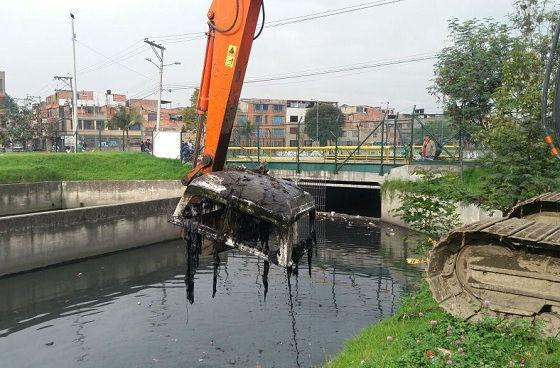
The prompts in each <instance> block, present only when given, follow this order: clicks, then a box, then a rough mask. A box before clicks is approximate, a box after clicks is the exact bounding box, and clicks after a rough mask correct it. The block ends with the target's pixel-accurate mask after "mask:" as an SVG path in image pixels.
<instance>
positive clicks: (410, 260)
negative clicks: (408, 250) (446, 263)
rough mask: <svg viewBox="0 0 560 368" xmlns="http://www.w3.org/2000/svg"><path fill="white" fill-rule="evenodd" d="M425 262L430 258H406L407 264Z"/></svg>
mask: <svg viewBox="0 0 560 368" xmlns="http://www.w3.org/2000/svg"><path fill="white" fill-rule="evenodd" d="M424 263H428V260H427V259H426V258H407V259H406V264H409V265H417V264H424Z"/></svg>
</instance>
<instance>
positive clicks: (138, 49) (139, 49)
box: [78, 44, 146, 74]
mask: <svg viewBox="0 0 560 368" xmlns="http://www.w3.org/2000/svg"><path fill="white" fill-rule="evenodd" d="M145 49H146V46H145V45H144V44H142V45H140V46H137V47H135V48H133V49H132V50H130V51H128V52H126V53H124V54H122V55H119V54H120V53H118V54H115V55H111V56H108V57H109V58H111V59H112V60H115V61H124V60H127V59H130V58H131V57H134V56H136V55H138V54H141V53H142V52H144V50H145ZM123 51H124V50H123ZM113 64H115V62H113V61H107V60H102V61H99V62H97V63H95V64H91V65H89V66H87V67H84V68H82V69H80V70H78V72H79V73H80V74H86V73H90V72H92V71H96V70H99V69H103V68H106V67H108V66H111V65H113Z"/></svg>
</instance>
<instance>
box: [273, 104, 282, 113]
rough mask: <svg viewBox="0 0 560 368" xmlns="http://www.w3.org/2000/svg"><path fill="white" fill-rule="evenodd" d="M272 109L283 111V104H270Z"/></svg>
mask: <svg viewBox="0 0 560 368" xmlns="http://www.w3.org/2000/svg"><path fill="white" fill-rule="evenodd" d="M272 111H274V112H282V111H284V106H283V105H272Z"/></svg>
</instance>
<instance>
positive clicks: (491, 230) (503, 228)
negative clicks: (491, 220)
mask: <svg viewBox="0 0 560 368" xmlns="http://www.w3.org/2000/svg"><path fill="white" fill-rule="evenodd" d="M533 223H534V221H529V220H525V219H518V218H510V219H507V220H505V221H502V222H499V223H497V224H494V225H492V226H490V227H488V228H486V229H484V230H483V231H484V232H485V233H488V234H494V235H498V236H510V235H513V234H515V233H517V232H519V231H521V230H524V229H525V228H527V227H529V226H531V225H532V224H533Z"/></svg>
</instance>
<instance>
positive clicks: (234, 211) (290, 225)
mask: <svg viewBox="0 0 560 368" xmlns="http://www.w3.org/2000/svg"><path fill="white" fill-rule="evenodd" d="M172 222H173V223H175V224H176V225H179V226H182V227H183V228H185V232H186V237H189V238H192V237H193V236H199V237H201V239H203V242H201V244H202V245H201V246H202V247H205V248H208V247H210V249H211V251H213V252H220V251H223V250H227V249H231V248H238V249H240V250H241V251H244V252H248V253H251V254H253V255H256V256H258V257H260V258H262V259H264V260H265V261H268V262H271V263H274V264H276V265H279V266H281V267H285V268H288V269H291V268H292V267H293V266H297V263H298V262H299V260H300V259H301V257H302V256H303V255H304V254H305V252H306V251H309V250H310V248H311V247H312V246H313V244H314V242H315V202H314V200H313V198H312V196H311V195H310V194H309V193H307V192H305V191H303V190H302V189H301V188H299V187H297V186H296V185H294V184H293V183H292V182H290V181H287V180H282V179H276V178H273V177H271V176H268V175H263V174H257V173H254V172H251V171H238V170H232V171H217V172H212V173H207V174H204V175H201V176H199V177H197V178H195V179H194V180H193V181H192V182H191V183H190V184H189V185H188V186H187V188H186V190H185V194H184V195H183V197H182V198H181V201H180V202H179V204H178V206H177V208H176V210H175V213H174V214H173V219H172ZM302 222H303V224H304V225H305V226H301V224H302ZM298 227H301V228H300V229H298ZM301 230H305V233H303V234H302V231H301ZM198 252H199V253H202V249H200V250H198Z"/></svg>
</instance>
